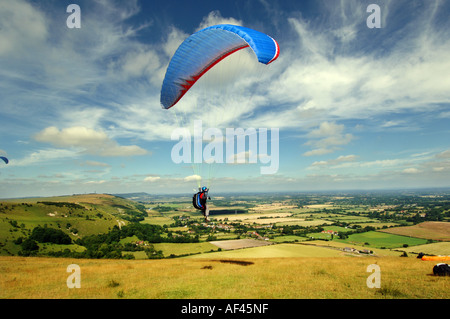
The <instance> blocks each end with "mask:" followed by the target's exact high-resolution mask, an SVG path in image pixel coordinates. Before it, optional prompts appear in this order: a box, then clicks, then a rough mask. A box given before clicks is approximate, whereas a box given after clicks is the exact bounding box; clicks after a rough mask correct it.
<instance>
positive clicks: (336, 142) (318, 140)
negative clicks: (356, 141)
mask: <svg viewBox="0 0 450 319" xmlns="http://www.w3.org/2000/svg"><path fill="white" fill-rule="evenodd" d="M344 129H345V127H344V125H339V124H336V123H334V122H323V123H321V124H320V126H319V128H317V129H314V130H312V131H311V132H310V133H308V135H307V137H309V138H310V140H309V141H308V142H306V143H305V144H306V145H311V146H312V147H313V148H314V149H313V150H311V151H308V152H305V153H304V154H303V155H304V156H314V155H323V154H327V153H332V152H334V151H336V150H337V149H338V146H341V145H346V144H348V143H350V142H351V141H352V140H353V138H354V137H353V135H352V134H349V133H347V134H346V133H344Z"/></svg>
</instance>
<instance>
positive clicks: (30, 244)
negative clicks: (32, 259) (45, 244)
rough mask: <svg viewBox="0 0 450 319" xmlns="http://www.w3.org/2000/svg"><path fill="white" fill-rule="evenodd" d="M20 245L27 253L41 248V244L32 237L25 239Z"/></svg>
mask: <svg viewBox="0 0 450 319" xmlns="http://www.w3.org/2000/svg"><path fill="white" fill-rule="evenodd" d="M20 246H21V247H22V250H23V251H24V252H27V253H31V252H36V251H38V250H39V245H38V244H37V243H36V241H35V240H33V239H31V238H27V239H25V240H24V241H23V242H22V244H21V245H20Z"/></svg>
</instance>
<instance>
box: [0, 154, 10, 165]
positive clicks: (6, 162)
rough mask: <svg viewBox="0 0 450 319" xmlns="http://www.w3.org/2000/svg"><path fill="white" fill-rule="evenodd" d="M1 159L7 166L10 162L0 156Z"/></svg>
mask: <svg viewBox="0 0 450 319" xmlns="http://www.w3.org/2000/svg"><path fill="white" fill-rule="evenodd" d="M0 158H1V159H2V160H3V161H4V162H5V164H8V163H9V160H8V159H7V158H6V157H4V156H0Z"/></svg>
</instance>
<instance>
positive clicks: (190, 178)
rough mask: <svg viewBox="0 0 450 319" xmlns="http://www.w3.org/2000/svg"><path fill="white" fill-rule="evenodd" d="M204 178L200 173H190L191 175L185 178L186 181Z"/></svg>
mask: <svg viewBox="0 0 450 319" xmlns="http://www.w3.org/2000/svg"><path fill="white" fill-rule="evenodd" d="M201 179H202V177H201V176H200V175H190V176H186V177H185V178H184V181H185V182H193V181H200V180H201Z"/></svg>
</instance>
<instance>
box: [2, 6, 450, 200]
mask: <svg viewBox="0 0 450 319" xmlns="http://www.w3.org/2000/svg"><path fill="white" fill-rule="evenodd" d="M71 3H76V4H78V5H79V6H80V8H81V28H79V29H69V28H68V27H67V26H66V19H67V17H68V16H69V13H67V12H66V8H67V6H68V5H69V4H71ZM372 3H375V4H378V5H379V7H380V20H381V28H368V27H367V24H366V19H367V18H368V17H369V15H370V13H368V12H366V8H367V6H368V5H369V4H372ZM449 13H450V3H449V2H448V1H425V0H423V1H376V0H370V1H344V0H343V1H264V0H260V1H256V0H249V1H116V2H115V1H100V0H99V1H81V0H79V1H77V0H71V1H24V0H20V1H12V0H7V1H2V4H1V5H0V43H1V45H0V66H1V67H0V96H1V99H0V156H7V157H8V158H9V159H10V163H9V164H8V165H3V163H1V164H2V165H1V167H0V181H1V183H0V198H5V197H22V196H50V195H63V194H73V193H89V192H99V193H125V192H149V193H166V192H167V193H189V192H192V189H193V188H195V187H196V186H197V183H196V180H195V176H196V175H199V173H198V172H197V171H196V170H195V169H194V170H193V168H192V167H191V165H187V164H183V163H182V164H175V163H173V161H172V159H171V150H172V148H173V147H174V145H175V144H176V141H173V140H171V138H170V137H171V133H172V132H173V130H174V129H175V128H176V127H177V126H179V124H180V123H179V122H177V121H176V116H175V115H174V113H173V112H171V113H169V112H168V111H167V110H163V109H162V108H161V107H160V104H159V94H160V90H161V84H162V80H163V78H164V73H165V70H166V68H167V65H168V63H169V61H170V58H171V56H172V55H173V53H174V52H175V50H176V48H177V47H178V46H179V45H180V44H181V42H182V41H183V40H184V39H185V38H187V37H188V36H189V35H190V34H192V33H193V32H195V31H197V30H199V29H201V28H203V27H206V26H208V25H214V24H219V23H232V24H238V25H243V26H246V27H250V28H254V29H257V30H259V31H261V32H264V33H267V34H269V35H270V36H272V37H273V38H275V39H276V40H277V41H278V43H279V45H280V57H279V58H278V60H276V61H275V62H273V63H272V64H271V65H270V67H269V68H267V69H261V68H258V70H257V72H258V73H257V75H258V76H257V77H256V78H255V77H251V76H250V77H248V78H244V79H245V80H246V82H245V85H244V87H252V88H253V89H252V90H251V93H249V92H247V91H245V92H244V90H242V91H239V92H235V91H232V92H230V91H227V92H226V93H217V94H218V96H217V97H218V98H219V100H220V101H222V104H220V103H219V104H220V105H219V106H218V109H217V110H215V111H214V112H213V111H205V112H207V113H208V114H209V113H214V114H216V115H217V114H218V115H219V116H218V118H219V124H220V125H218V127H220V128H225V127H235V128H236V127H241V128H244V129H247V128H251V127H253V128H268V129H270V128H278V129H279V169H278V171H277V172H276V173H275V174H270V175H262V174H261V173H260V167H261V165H262V164H261V163H259V162H258V163H256V164H254V163H245V164H233V165H231V164H228V165H227V164H223V165H219V164H214V167H213V171H214V174H212V175H211V176H212V178H211V180H210V184H211V187H212V190H215V191H217V192H225V191H311V190H312V191H315V190H347V189H385V188H416V187H417V188H420V187H449V186H450V142H449V141H450V139H449V131H450V125H449V124H450V93H449V92H450V77H449V76H448V74H450V56H449V54H448V52H450V34H449V33H450V21H449V20H448V16H449ZM242 61H243V62H242ZM245 61H247V60H246V58H243V60H241V62H240V63H245ZM223 62H224V65H225V66H224V67H225V69H226V70H227V71H229V70H230V69H233V67H231V66H232V63H233V62H232V60H230V61H227V62H225V61H223ZM226 63H228V64H226ZM218 67H219V65H218ZM220 74H224V71H223V72H222V73H220ZM213 76H214V75H213ZM226 79H228V78H226ZM196 85H197V84H196ZM195 89H198V90H199V91H200V90H201V86H200V84H199V85H198V88H196V86H194V87H193V88H192V91H193V93H192V94H191V95H189V94H190V93H188V94H187V95H186V96H185V98H186V99H185V100H186V101H184V102H183V103H184V104H182V103H180V104H179V105H178V104H177V106H179V109H180V112H181V110H182V108H185V110H190V109H192V108H193V107H194V105H196V104H195V103H194V102H193V101H196V100H195V98H196V95H195V94H196V92H195V91H194V90H195ZM207 90H209V88H208V89H207ZM207 92H210V91H207ZM220 94H222V95H220ZM183 99H184V98H183ZM209 167H210V166H208V165H206V164H205V165H202V169H204V170H207V169H209ZM202 174H203V178H204V179H203V181H202V182H203V183H205V182H206V181H205V179H206V173H202Z"/></svg>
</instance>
